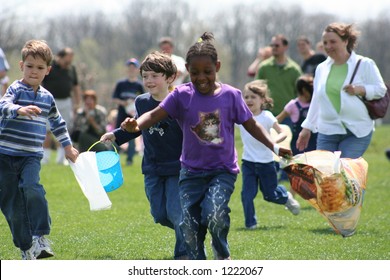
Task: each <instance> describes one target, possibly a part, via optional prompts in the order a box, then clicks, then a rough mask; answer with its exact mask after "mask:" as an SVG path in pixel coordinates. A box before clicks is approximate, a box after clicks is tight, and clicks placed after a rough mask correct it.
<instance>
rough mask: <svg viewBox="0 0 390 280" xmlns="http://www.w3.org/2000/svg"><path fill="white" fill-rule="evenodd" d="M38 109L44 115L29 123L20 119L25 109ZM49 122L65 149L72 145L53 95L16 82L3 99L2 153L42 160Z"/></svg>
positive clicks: (0, 103) (0, 123)
mask: <svg viewBox="0 0 390 280" xmlns="http://www.w3.org/2000/svg"><path fill="white" fill-rule="evenodd" d="M28 105H35V106H38V107H39V108H40V109H41V110H42V113H41V114H39V115H38V116H37V117H33V119H30V118H28V117H26V116H21V115H18V113H17V111H18V110H19V109H20V108H21V107H24V106H28ZM46 122H49V124H50V129H51V131H52V133H53V134H54V136H55V137H56V138H57V140H58V141H59V142H60V143H61V145H62V146H63V147H66V146H68V145H71V144H72V142H71V140H70V137H69V133H68V130H67V128H66V122H65V120H64V119H63V118H62V117H61V115H60V113H59V111H58V109H57V106H56V104H55V101H54V97H53V95H52V94H51V93H50V92H49V91H47V90H46V89H45V88H43V87H42V86H40V87H39V88H38V90H37V92H36V93H35V92H34V90H33V88H32V87H31V86H29V85H26V84H24V83H22V82H21V81H15V82H13V83H12V84H11V85H10V86H9V88H8V89H7V92H6V93H5V94H4V96H3V97H2V98H1V99H0V153H1V154H6V155H11V156H38V157H42V156H43V142H44V140H45V137H46Z"/></svg>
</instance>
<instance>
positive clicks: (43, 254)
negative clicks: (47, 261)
mask: <svg viewBox="0 0 390 280" xmlns="http://www.w3.org/2000/svg"><path fill="white" fill-rule="evenodd" d="M51 243H52V242H51V241H50V240H49V239H47V238H46V237H44V236H40V237H39V239H38V244H39V247H38V248H37V252H36V254H35V255H36V258H37V259H44V258H50V257H53V256H54V252H53V250H52V249H51V246H50V244H51Z"/></svg>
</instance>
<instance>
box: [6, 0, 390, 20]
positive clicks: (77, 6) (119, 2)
mask: <svg viewBox="0 0 390 280" xmlns="http://www.w3.org/2000/svg"><path fill="white" fill-rule="evenodd" d="M1 1H3V0H1ZM4 1H5V0H4ZM129 1H130V0H66V1H53V0H12V1H9V2H8V3H4V4H1V5H0V6H3V9H4V6H5V7H6V8H8V10H9V9H12V11H16V12H17V14H20V15H25V14H26V13H29V14H30V15H33V16H39V15H42V14H43V15H53V14H62V13H66V12H71V13H76V14H77V13H80V12H83V13H85V12H86V11H87V12H88V11H103V12H105V13H108V14H113V15H115V14H122V12H123V8H124V7H126V6H127V3H128V2H129ZM160 1H164V0H160ZM182 1H186V2H188V3H190V5H192V6H193V7H194V8H195V9H198V11H199V14H200V15H202V13H201V12H200V11H201V10H204V11H205V12H204V13H203V14H204V15H209V14H211V13H212V12H213V11H218V10H220V9H223V7H229V6H231V5H235V4H240V3H254V4H256V5H265V6H269V5H270V3H272V5H274V6H275V7H278V6H281V7H288V6H291V5H298V6H301V7H302V8H303V10H304V11H305V12H307V13H317V12H320V11H321V12H326V13H330V14H335V15H337V16H340V17H341V18H342V19H352V20H354V21H356V22H359V20H366V19H372V18H375V17H376V16H377V15H378V14H379V13H380V12H381V11H383V10H387V12H389V13H390V1H389V0H366V1H359V2H361V3H357V2H356V0H182ZM1 9H2V8H1V7H0V11H1Z"/></svg>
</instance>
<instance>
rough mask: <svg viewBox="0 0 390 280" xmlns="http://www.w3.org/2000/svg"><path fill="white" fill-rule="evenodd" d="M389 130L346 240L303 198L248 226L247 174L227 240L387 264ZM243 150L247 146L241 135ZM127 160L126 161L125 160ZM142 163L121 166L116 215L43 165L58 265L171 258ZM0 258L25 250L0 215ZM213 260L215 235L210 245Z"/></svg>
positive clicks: (61, 172) (170, 237)
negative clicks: (296, 211)
mask: <svg viewBox="0 0 390 280" xmlns="http://www.w3.org/2000/svg"><path fill="white" fill-rule="evenodd" d="M389 136H390V126H381V127H378V128H377V130H376V132H375V133H374V137H373V141H372V144H371V146H370V148H369V150H368V151H367V153H366V154H365V156H364V157H365V159H366V160H367V161H368V163H369V173H368V174H369V175H368V185H367V191H366V194H365V201H364V205H363V209H362V213H361V217H360V221H359V224H358V228H357V232H356V233H355V235H353V236H352V237H348V238H343V237H341V236H340V235H337V234H335V233H334V232H333V230H332V229H331V227H330V226H329V224H328V223H327V221H326V220H325V219H324V218H323V217H322V216H321V215H320V214H319V213H318V212H316V210H315V209H314V208H313V207H312V206H311V205H310V204H309V203H308V202H306V201H305V200H303V199H301V198H300V197H299V198H298V200H299V202H300V203H301V206H302V210H301V214H300V215H299V216H293V215H292V214H291V213H290V212H288V211H286V210H285V209H284V207H283V206H279V205H276V204H271V203H267V202H265V201H264V200H263V199H262V197H261V194H259V195H258V197H257V199H256V201H255V205H256V214H257V217H258V222H259V228H257V229H256V230H252V231H248V230H245V228H244V221H243V211H242V206H241V201H240V191H241V177H240V176H239V177H238V180H237V183H236V190H235V192H234V194H233V196H232V199H231V203H230V207H231V209H232V213H231V229H230V233H229V243H230V248H231V254H232V258H233V259H235V260H389V259H390V232H389V229H390V203H389V201H390V175H389V174H390V161H388V160H387V159H386V157H385V156H384V150H385V149H386V148H390V138H389ZM236 139H237V149H238V153H239V154H241V142H240V140H239V135H238V134H237V135H236ZM124 159H125V158H124V155H122V162H123V163H124ZM140 163H141V158H140V157H139V156H136V158H135V162H134V165H133V166H130V167H129V166H125V165H124V164H123V165H122V168H123V173H124V178H125V183H124V185H123V186H122V187H121V188H120V189H118V190H116V191H113V192H111V193H109V197H110V200H111V202H112V204H113V205H112V208H111V210H106V211H97V212H91V211H90V210H89V204H88V201H87V199H86V198H85V197H84V195H83V193H82V191H81V189H80V187H79V185H78V184H77V182H76V180H75V178H74V175H73V172H72V171H71V169H70V167H68V166H58V165H56V164H51V165H47V166H43V168H42V172H41V180H42V183H43V185H44V186H45V189H46V192H47V199H48V202H49V209H50V213H51V217H52V232H51V234H50V236H49V238H50V239H51V240H52V241H53V245H52V246H53V249H54V251H55V253H56V256H55V257H54V258H51V259H52V260H170V259H172V255H173V245H174V234H173V231H172V230H170V229H167V228H165V227H162V226H160V225H157V224H154V222H153V219H152V217H151V215H150V213H149V204H148V202H147V200H146V197H145V193H144V188H143V176H142V174H141V171H140ZM0 239H1V243H0V259H2V260H14V259H16V260H17V259H20V252H19V250H18V249H16V248H15V247H14V245H13V243H12V237H11V234H10V231H9V228H8V225H7V223H6V221H5V218H4V216H3V215H1V217H0ZM206 246H207V252H208V255H209V258H210V259H211V258H212V253H211V249H210V246H209V236H208V237H207V240H206Z"/></svg>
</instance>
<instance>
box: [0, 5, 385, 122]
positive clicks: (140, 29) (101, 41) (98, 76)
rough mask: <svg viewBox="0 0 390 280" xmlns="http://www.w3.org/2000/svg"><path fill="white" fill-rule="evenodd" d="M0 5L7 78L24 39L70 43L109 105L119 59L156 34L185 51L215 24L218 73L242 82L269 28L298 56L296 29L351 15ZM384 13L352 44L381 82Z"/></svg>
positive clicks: (269, 9) (87, 80)
mask: <svg viewBox="0 0 390 280" xmlns="http://www.w3.org/2000/svg"><path fill="white" fill-rule="evenodd" d="M203 8H204V7H203ZM0 9H3V11H2V13H0V21H1V24H0V47H1V48H2V49H3V50H4V51H5V52H6V54H7V57H8V60H9V62H10V63H11V67H12V69H11V71H10V73H9V74H10V75H9V76H10V78H11V80H12V79H17V78H19V76H20V72H19V69H18V67H17V61H19V60H20V49H21V47H22V46H23V44H24V42H25V41H27V40H29V39H32V38H39V39H44V40H46V41H47V42H48V43H49V45H50V46H51V48H52V50H53V52H54V53H56V52H57V51H58V50H59V49H61V48H63V47H65V46H69V47H71V48H73V49H74V50H75V54H76V56H75V62H76V65H77V67H78V72H79V76H80V80H81V82H82V87H83V88H84V89H86V88H93V89H95V90H97V92H98V93H99V97H100V103H102V105H105V106H106V107H107V108H110V107H111V106H113V104H112V103H111V92H112V90H113V87H114V85H115V82H116V81H117V80H118V79H119V78H121V77H123V76H124V69H123V68H124V62H125V61H126V60H127V59H128V58H129V57H135V58H137V59H139V60H141V61H142V59H143V58H144V57H145V55H146V54H148V53H149V52H150V51H152V50H158V40H159V38H161V37H162V36H171V37H172V38H174V40H175V44H176V45H175V53H176V54H178V55H181V56H185V55H186V52H187V50H188V48H189V47H190V46H191V45H192V44H193V43H195V42H196V40H197V38H198V37H199V36H200V35H201V34H202V33H203V32H205V31H211V32H213V33H214V36H215V39H216V40H215V44H216V47H217V50H218V54H219V56H220V60H221V62H222V67H221V70H220V73H219V78H220V79H221V80H222V81H223V82H226V83H229V84H231V85H233V86H235V87H238V88H241V89H242V87H243V86H244V84H245V83H247V82H248V81H249V80H251V78H250V77H248V76H247V67H248V66H249V64H250V63H251V62H252V61H253V59H254V58H255V57H256V54H257V50H258V48H259V47H261V46H265V45H268V44H269V43H270V41H271V37H272V36H273V35H275V34H279V33H283V34H285V35H286V36H287V38H289V46H290V47H289V56H290V57H291V58H292V59H294V60H295V61H297V62H298V63H300V62H301V58H300V56H299V54H298V52H297V48H296V39H297V38H298V37H299V36H300V35H306V36H307V37H308V38H309V39H310V40H311V41H312V43H313V45H314V44H315V43H316V42H317V41H319V40H320V39H321V33H322V31H323V29H324V28H325V26H326V25H328V24H329V23H331V22H334V21H343V22H347V23H354V21H353V20H349V19H342V18H338V17H336V16H335V15H332V14H327V13H323V12H321V11H319V12H317V13H310V14H307V13H305V12H304V11H303V9H302V8H301V7H300V6H288V7H281V6H272V5H270V6H264V5H260V4H259V5H253V4H252V5H249V4H245V2H244V1H243V2H242V3H241V4H239V5H235V6H233V7H231V8H230V9H227V10H222V11H219V12H218V11H216V13H215V15H213V16H211V17H209V18H204V17H202V16H201V13H202V9H199V10H195V9H192V8H191V7H190V6H189V4H188V3H186V2H183V1H180V0H168V1H157V0H137V1H133V0H129V2H128V3H127V4H125V5H124V7H123V12H122V13H121V14H119V15H115V16H112V15H109V14H105V13H103V12H92V13H89V14H86V13H83V14H79V15H75V14H71V13H64V14H62V15H61V16H55V17H48V18H45V19H43V20H40V21H38V20H34V21H31V22H26V20H25V19H24V18H21V17H20V16H18V15H16V14H13V13H12V9H11V8H9V9H8V10H7V7H6V5H5V6H3V7H2V8H0ZM389 13H390V11H383V12H382V13H381V14H380V15H378V17H377V18H376V19H371V20H367V21H364V22H360V23H359V24H358V25H357V27H358V29H359V30H360V31H361V36H360V38H359V40H358V47H357V52H358V53H360V54H362V55H365V56H369V57H371V58H372V59H374V60H375V62H376V63H377V65H378V68H379V69H380V71H381V73H382V76H383V78H384V80H385V81H387V82H390V66H388V65H387V63H386V62H388V61H390V49H389V48H388V47H387V46H388V42H390V29H389V28H388V27H389V26H390V17H389V16H388V15H389ZM313 47H314V46H313ZM386 119H388V118H386Z"/></svg>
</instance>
